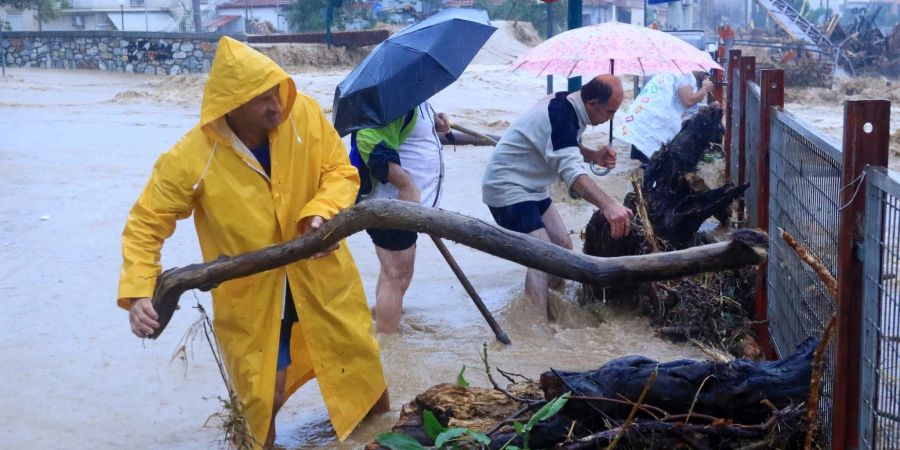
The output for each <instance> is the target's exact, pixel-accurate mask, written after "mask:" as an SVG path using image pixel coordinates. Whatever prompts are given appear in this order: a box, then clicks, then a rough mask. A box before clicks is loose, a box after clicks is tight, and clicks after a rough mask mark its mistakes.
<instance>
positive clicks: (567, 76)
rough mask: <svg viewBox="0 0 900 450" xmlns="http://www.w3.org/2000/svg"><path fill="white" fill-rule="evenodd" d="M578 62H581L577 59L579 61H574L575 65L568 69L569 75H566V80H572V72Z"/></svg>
mask: <svg viewBox="0 0 900 450" xmlns="http://www.w3.org/2000/svg"><path fill="white" fill-rule="evenodd" d="M580 62H581V60H580V59H579V60H576V61H575V64H572V68H571V69H569V74H568V75H566V78H572V72H574V71H575V68H576V67H578V63H580Z"/></svg>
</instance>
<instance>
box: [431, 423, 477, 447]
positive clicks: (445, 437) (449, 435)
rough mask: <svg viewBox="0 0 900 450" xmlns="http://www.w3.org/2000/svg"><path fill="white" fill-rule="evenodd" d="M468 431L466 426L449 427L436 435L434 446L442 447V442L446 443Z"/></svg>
mask: <svg viewBox="0 0 900 450" xmlns="http://www.w3.org/2000/svg"><path fill="white" fill-rule="evenodd" d="M468 432H469V430H468V429H466V428H459V427H453V428H449V429H447V430H446V431H444V432H443V433H441V434H440V435H438V437H437V439H435V440H434V448H443V447H444V444H446V443H447V442H448V441H451V440H453V439H456V438H458V437H460V436H462V435H464V434H466V433H468Z"/></svg>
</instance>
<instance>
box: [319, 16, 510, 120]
mask: <svg viewBox="0 0 900 450" xmlns="http://www.w3.org/2000/svg"><path fill="white" fill-rule="evenodd" d="M495 30H496V28H494V27H492V26H491V25H490V24H489V23H488V16H487V13H486V12H485V11H482V10H476V9H446V10H444V11H441V12H439V13H437V14H435V15H433V16H431V17H429V18H427V19H425V20H423V21H421V22H419V23H417V24H413V25H410V26H408V27H406V28H404V29H402V30H400V31H398V32H397V33H396V34H394V35H393V36H391V37H389V38H387V39H386V40H385V41H384V42H382V43H381V44H379V45H378V46H377V47H375V49H374V50H372V53H370V54H369V56H367V57H366V59H364V60H363V62H361V63H360V64H359V65H358V66H356V68H355V69H353V71H352V72H350V75H347V78H345V79H344V81H341V83H340V84H338V86H337V89H336V90H335V93H334V127H335V128H336V129H337V130H338V133H340V134H341V136H344V135H347V134H349V133H350V132H352V131H355V130H359V129H362V128H375V127H383V126H385V125H387V124H389V123H391V122H392V121H394V120H396V119H397V118H398V117H400V116H402V115H403V114H405V113H407V112H409V110H411V109H412V108H413V107H415V106H416V105H418V104H419V103H422V102H423V101H425V100H428V99H429V98H430V97H431V96H432V95H434V94H436V93H438V92H440V91H441V90H442V89H444V88H445V87H447V86H449V85H450V84H451V83H453V82H454V81H456V79H457V78H459V76H460V75H461V74H462V72H463V70H465V69H466V66H468V65H469V62H471V61H472V58H474V57H475V54H476V53H478V50H480V49H481V46H483V45H484V43H485V42H486V41H487V40H488V38H489V37H491V34H492V33H493V32H494V31H495Z"/></svg>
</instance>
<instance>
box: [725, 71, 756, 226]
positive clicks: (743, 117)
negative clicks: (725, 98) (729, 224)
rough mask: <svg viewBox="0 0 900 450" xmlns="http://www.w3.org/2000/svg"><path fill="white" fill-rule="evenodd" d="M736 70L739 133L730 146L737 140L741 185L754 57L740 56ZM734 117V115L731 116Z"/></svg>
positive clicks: (744, 175)
mask: <svg viewBox="0 0 900 450" xmlns="http://www.w3.org/2000/svg"><path fill="white" fill-rule="evenodd" d="M738 60H739V61H740V63H739V66H738V70H740V72H741V74H740V75H739V77H740V81H741V86H740V87H739V88H738V89H739V90H738V95H739V96H740V99H739V100H738V105H740V111H739V114H738V118H737V120H739V121H740V122H739V123H740V124H741V126H740V128H739V129H740V133H739V136H732V137H731V146H732V147H734V142H735V141H737V144H738V145H737V149H738V155H737V156H738V173H737V177H736V178H737V185H739V186H740V185H743V184H744V183H746V182H747V173H746V172H747V170H746V169H747V139H746V135H747V126H746V124H747V86H748V85H749V84H750V82H751V81H754V80H755V79H756V57H754V56H741V57H740V58H739V59H738ZM732 119H734V117H732ZM731 176H732V178H735V174H731ZM737 211H738V217H737V220H738V222H743V221H744V217H745V211H744V200H743V198H741V199H740V200H738V208H737Z"/></svg>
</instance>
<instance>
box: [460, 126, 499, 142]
mask: <svg viewBox="0 0 900 450" xmlns="http://www.w3.org/2000/svg"><path fill="white" fill-rule="evenodd" d="M450 128H452V129H454V130H456V131H459V132H460V133H465V134H468V135H469V136H473V137H477V138H478V139H483V140H484V141H485V142H490V143H491V145H497V141H496V140H495V139H494V138H492V137H490V136H487V135H485V134H482V133H479V132H477V131H475V130H472V129H469V128H466V127H464V126H462V125H459V124H455V123H451V124H450Z"/></svg>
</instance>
